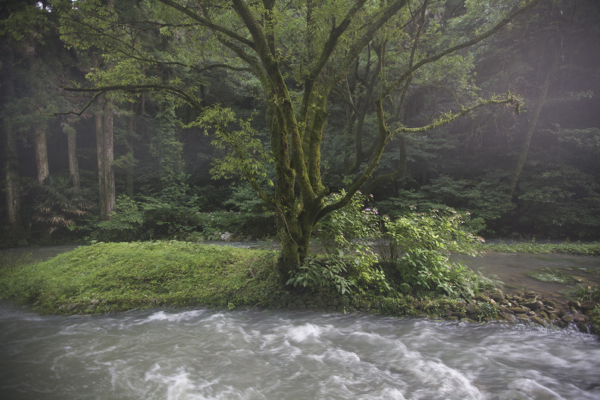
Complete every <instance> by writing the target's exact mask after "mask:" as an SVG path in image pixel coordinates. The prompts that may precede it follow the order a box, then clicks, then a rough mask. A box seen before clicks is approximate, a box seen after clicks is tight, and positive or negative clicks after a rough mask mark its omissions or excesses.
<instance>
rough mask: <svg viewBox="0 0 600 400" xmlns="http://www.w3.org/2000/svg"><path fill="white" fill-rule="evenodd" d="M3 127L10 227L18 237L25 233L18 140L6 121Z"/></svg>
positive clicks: (7, 208)
mask: <svg viewBox="0 0 600 400" xmlns="http://www.w3.org/2000/svg"><path fill="white" fill-rule="evenodd" d="M3 127H4V135H5V149H4V151H5V154H4V178H5V182H6V210H7V213H8V215H7V216H8V225H9V226H10V229H11V233H12V234H13V236H15V237H16V236H18V235H19V234H21V233H22V232H23V224H22V221H21V197H20V191H21V190H20V187H19V161H18V157H17V138H16V135H15V133H14V132H13V130H12V128H11V127H10V126H9V124H8V123H7V122H6V121H4V123H3Z"/></svg>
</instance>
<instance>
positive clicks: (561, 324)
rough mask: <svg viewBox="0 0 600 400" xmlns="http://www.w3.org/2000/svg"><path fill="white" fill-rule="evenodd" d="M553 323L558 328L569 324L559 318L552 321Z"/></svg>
mask: <svg viewBox="0 0 600 400" xmlns="http://www.w3.org/2000/svg"><path fill="white" fill-rule="evenodd" d="M554 325H556V326H558V327H559V328H566V327H567V326H569V324H568V323H566V322H565V321H563V320H561V319H557V320H556V321H554Z"/></svg>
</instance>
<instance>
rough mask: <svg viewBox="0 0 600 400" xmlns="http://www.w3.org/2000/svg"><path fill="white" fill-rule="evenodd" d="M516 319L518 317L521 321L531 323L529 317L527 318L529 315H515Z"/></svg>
mask: <svg viewBox="0 0 600 400" xmlns="http://www.w3.org/2000/svg"><path fill="white" fill-rule="evenodd" d="M515 317H517V319H519V321H523V322H529V317H528V316H527V314H515Z"/></svg>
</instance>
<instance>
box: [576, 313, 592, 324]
mask: <svg viewBox="0 0 600 400" xmlns="http://www.w3.org/2000/svg"><path fill="white" fill-rule="evenodd" d="M573 322H575V323H578V324H579V323H584V324H585V323H588V322H590V317H588V316H587V315H585V314H577V315H575V316H574V317H573Z"/></svg>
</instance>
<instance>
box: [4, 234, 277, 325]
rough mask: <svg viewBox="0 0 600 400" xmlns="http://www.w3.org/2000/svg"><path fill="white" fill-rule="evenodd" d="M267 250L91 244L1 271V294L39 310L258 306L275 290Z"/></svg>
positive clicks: (181, 244)
mask: <svg viewBox="0 0 600 400" xmlns="http://www.w3.org/2000/svg"><path fill="white" fill-rule="evenodd" d="M271 255H272V252H269V251H260V250H249V249H237V248H233V247H219V246H206V245H199V244H193V243H187V242H177V241H163V242H135V243H98V244H95V245H92V246H86V247H80V248H78V249H76V250H74V251H72V252H69V253H65V254H61V255H59V256H57V257H55V258H53V259H51V260H49V261H46V262H42V263H37V264H29V265H24V266H23V267H20V268H14V267H13V268H3V269H2V275H1V277H0V280H1V284H0V296H1V297H10V298H13V299H15V300H16V301H17V302H20V303H25V304H33V305H34V307H35V308H36V309H37V310H39V311H40V312H43V313H57V312H64V313H80V312H88V313H105V312H109V311H121V310H127V309H132V308H138V307H152V306H154V307H155V306H159V305H165V304H168V305H176V306H184V305H191V304H203V305H207V306H222V307H233V306H235V305H261V304H263V303H264V302H265V301H268V299H269V298H270V296H276V295H277V294H278V293H279V291H280V290H281V289H282V288H281V287H280V286H279V285H278V282H279V281H278V278H277V276H276V273H275V269H274V268H273V260H274V258H273V257H270V256H271ZM264 305H268V304H264Z"/></svg>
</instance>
